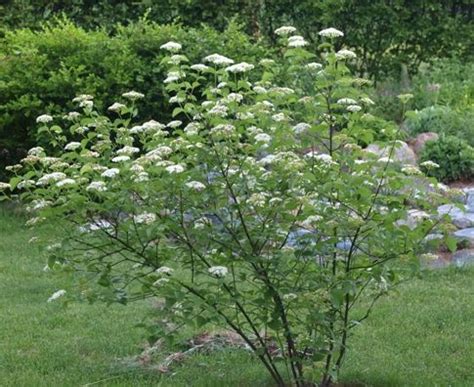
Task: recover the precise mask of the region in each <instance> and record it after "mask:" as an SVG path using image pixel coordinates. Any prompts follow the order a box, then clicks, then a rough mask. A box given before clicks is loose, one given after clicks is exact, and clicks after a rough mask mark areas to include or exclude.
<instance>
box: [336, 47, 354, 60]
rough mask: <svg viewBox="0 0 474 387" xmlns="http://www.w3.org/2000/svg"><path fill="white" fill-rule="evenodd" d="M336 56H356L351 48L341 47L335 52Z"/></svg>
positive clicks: (349, 57) (343, 57) (352, 57)
mask: <svg viewBox="0 0 474 387" xmlns="http://www.w3.org/2000/svg"><path fill="white" fill-rule="evenodd" d="M336 58H337V59H355V58H357V55H356V54H355V52H354V51H351V50H346V49H345V48H343V49H342V50H339V51H338V52H336Z"/></svg>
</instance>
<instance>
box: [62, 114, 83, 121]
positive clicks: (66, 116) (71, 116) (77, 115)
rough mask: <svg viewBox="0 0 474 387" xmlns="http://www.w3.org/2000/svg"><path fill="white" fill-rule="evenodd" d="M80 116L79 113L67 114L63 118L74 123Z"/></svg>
mask: <svg viewBox="0 0 474 387" xmlns="http://www.w3.org/2000/svg"><path fill="white" fill-rule="evenodd" d="M80 115H81V113H79V112H69V113H68V114H67V115H65V116H64V117H63V118H64V119H66V120H68V121H74V120H75V119H77V118H79V117H80Z"/></svg>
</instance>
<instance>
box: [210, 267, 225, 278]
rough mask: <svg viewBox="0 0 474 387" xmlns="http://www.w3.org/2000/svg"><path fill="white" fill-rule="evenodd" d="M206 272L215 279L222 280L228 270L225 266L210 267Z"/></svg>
mask: <svg viewBox="0 0 474 387" xmlns="http://www.w3.org/2000/svg"><path fill="white" fill-rule="evenodd" d="M208 272H209V273H210V274H211V275H212V276H214V277H216V278H222V277H225V276H226V275H227V273H228V272H229V270H228V269H227V267H225V266H211V267H210V268H209V269H208Z"/></svg>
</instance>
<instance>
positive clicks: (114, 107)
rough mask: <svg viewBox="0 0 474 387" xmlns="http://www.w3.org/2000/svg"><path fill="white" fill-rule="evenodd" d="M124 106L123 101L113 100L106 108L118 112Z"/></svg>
mask: <svg viewBox="0 0 474 387" xmlns="http://www.w3.org/2000/svg"><path fill="white" fill-rule="evenodd" d="M125 108H126V106H125V105H124V104H123V103H120V102H115V103H114V104H112V105H110V106H109V107H108V108H107V110H110V111H111V112H115V113H120V112H121V111H122V110H123V109H125Z"/></svg>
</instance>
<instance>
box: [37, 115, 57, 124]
mask: <svg viewBox="0 0 474 387" xmlns="http://www.w3.org/2000/svg"><path fill="white" fill-rule="evenodd" d="M52 120H53V117H51V116H50V115H49V114H43V115H41V116H39V117H37V118H36V122H37V123H39V124H47V123H48V122H51V121H52Z"/></svg>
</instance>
